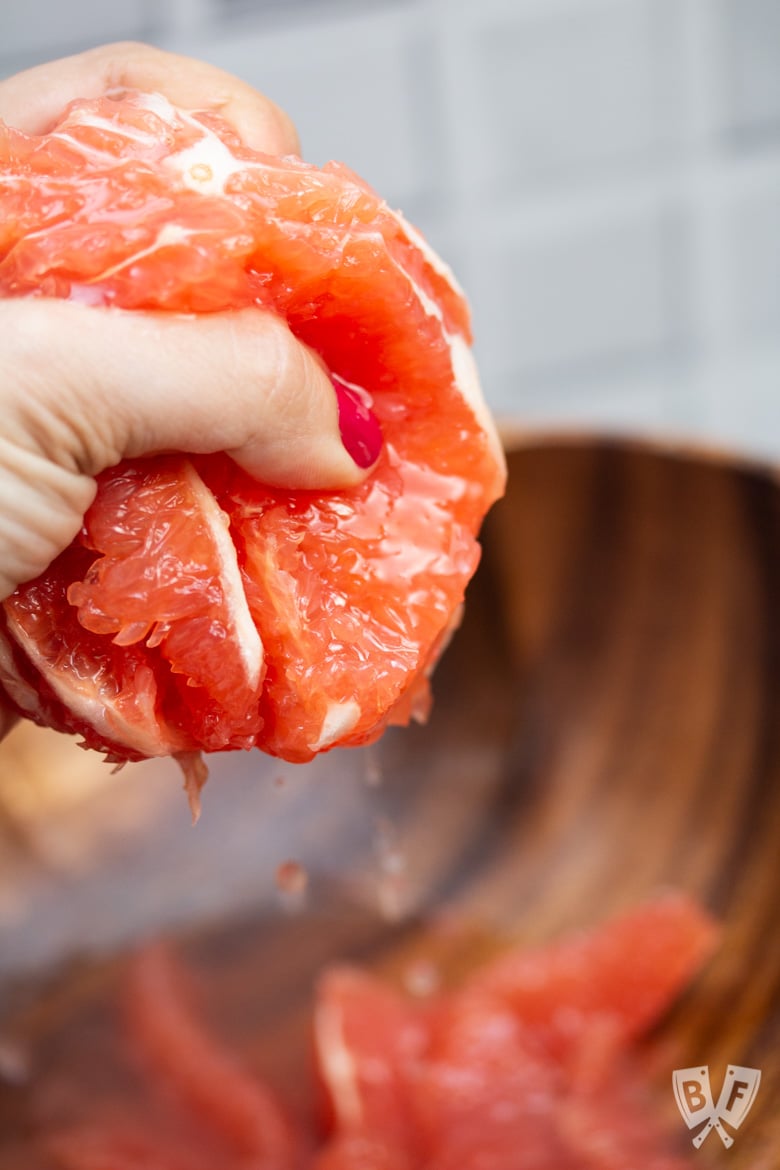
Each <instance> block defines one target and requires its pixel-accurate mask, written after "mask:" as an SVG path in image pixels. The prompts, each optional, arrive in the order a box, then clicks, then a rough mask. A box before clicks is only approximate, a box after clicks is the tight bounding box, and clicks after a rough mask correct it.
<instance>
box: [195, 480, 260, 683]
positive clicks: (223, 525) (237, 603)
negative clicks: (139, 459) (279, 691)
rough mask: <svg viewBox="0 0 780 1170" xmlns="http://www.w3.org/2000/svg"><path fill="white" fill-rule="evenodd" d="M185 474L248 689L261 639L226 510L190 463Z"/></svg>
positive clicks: (257, 678)
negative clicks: (212, 552)
mask: <svg viewBox="0 0 780 1170" xmlns="http://www.w3.org/2000/svg"><path fill="white" fill-rule="evenodd" d="M185 474H186V476H187V480H188V483H189V485H190V488H191V490H192V492H193V495H194V496H195V498H196V500H197V503H198V505H199V507H200V511H201V515H202V517H203V520H204V522H205V523H206V525H207V526H208V529H209V533H210V535H211V538H212V540H213V541H214V545H215V548H216V552H217V558H218V560H219V569H220V573H219V577H220V582H221V584H222V591H223V595H224V598H225V604H226V606H227V616H228V622H229V625H230V628H231V629H230V632H231V633H232V634H233V639H234V642H235V646H236V648H237V650H238V654H239V657H240V659H241V665H242V666H243V668H244V674H245V675H246V681H247V685H248V686H249V688H250V689H251V690H257V688H258V686H259V685H260V674H261V672H262V669H263V643H262V642H261V641H260V635H259V634H258V632H257V627H256V626H255V623H254V622H253V621H252V615H251V613H250V612H249V602H248V601H247V599H246V593H245V592H244V583H243V581H242V580H241V570H240V569H239V567H238V556H237V554H236V546H235V545H234V544H233V541H232V540H231V537H230V532H229V531H228V526H229V517H228V515H227V513H226V512H223V511H222V509H221V508H220V506H219V504H218V503H217V501H216V500H215V498H214V495H213V494H212V492H211V491H209V489H208V488H207V487H206V485H205V483H204V482H203V480H202V479H201V478H200V476H199V475H198V473H197V471H196V470H195V468H194V467H193V466H192V464H191V463H185Z"/></svg>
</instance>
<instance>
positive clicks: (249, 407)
mask: <svg viewBox="0 0 780 1170" xmlns="http://www.w3.org/2000/svg"><path fill="white" fill-rule="evenodd" d="M123 87H124V88H133V89H140V90H145V91H155V92H160V93H163V94H164V95H165V96H166V97H168V98H169V99H170V100H171V101H172V102H174V104H177V105H179V106H182V107H185V108H195V109H214V110H218V111H219V112H220V113H221V114H222V116H223V117H224V118H225V119H226V120H227V121H229V122H230V123H231V124H232V125H233V126H234V128H235V129H236V130H237V131H238V132H239V134H240V135H241V136H242V138H243V140H244V141H245V143H246V144H247V145H248V146H251V147H253V148H255V149H257V150H262V151H264V152H267V153H272V154H289V153H293V152H296V151H297V149H298V140H297V136H296V133H295V130H294V128H293V126H292V124H291V123H290V121H289V119H288V118H287V117H286V115H284V114H283V113H282V112H281V111H280V110H279V109H278V108H277V107H276V106H274V105H273V103H272V102H270V101H269V100H268V99H267V98H265V97H262V96H261V95H260V94H258V93H256V92H255V91H254V90H253V89H252V88H251V87H249V86H247V85H245V84H244V83H243V82H240V81H238V80H237V79H235V78H233V77H230V76H229V75H228V74H225V73H222V72H221V71H220V70H218V69H214V68H212V67H211V66H209V65H205V64H203V63H201V62H197V61H191V60H188V59H186V58H183V57H177V56H173V55H172V54H169V53H163V52H161V51H160V50H157V49H152V48H148V47H146V46H143V45H136V44H120V45H111V46H106V47H105V48H101V49H96V50H92V51H90V52H88V53H84V54H81V55H79V56H76V57H70V58H67V59H65V60H61V61H57V62H54V63H52V64H49V65H42V66H39V67H37V68H35V69H31V70H28V71H27V72H25V73H21V74H18V75H17V76H15V77H12V78H9V79H8V80H6V81H3V82H0V118H2V119H3V120H4V121H6V122H7V123H8V124H9V125H12V126H15V127H17V128H18V129H21V130H24V131H26V132H27V133H33V134H35V133H43V132H44V131H45V130H46V129H47V128H48V127H49V126H50V125H51V124H52V122H53V121H54V119H55V118H56V117H57V115H58V114H59V113H60V112H61V111H62V109H63V108H64V107H65V106H66V105H67V103H68V102H69V101H71V100H72V99H74V98H76V97H97V96H99V95H100V94H102V93H105V92H107V91H109V90H114V89H117V88H123ZM0 258H1V257H0ZM0 335H1V336H2V338H3V344H2V347H1V348H0V413H1V415H2V419H3V428H2V436H0V599H2V598H4V597H7V596H8V595H9V594H10V593H12V592H13V590H14V589H15V588H16V586H17V585H19V584H21V583H22V582H23V581H27V580H30V579H31V578H33V577H36V576H37V575H38V574H39V573H41V572H42V571H43V570H44V569H45V568H46V567H47V566H48V565H49V563H50V562H51V561H52V560H53V559H54V557H55V556H56V555H57V554H58V553H59V552H61V551H62V550H63V549H64V548H66V547H67V545H68V544H69V543H70V541H71V540H72V539H73V537H74V536H75V535H76V534H77V532H78V530H79V528H80V526H81V523H82V518H83V515H84V512H85V511H86V509H87V508H88V507H89V505H90V503H91V501H92V499H93V497H94V494H95V479H94V477H95V476H96V475H97V474H98V473H99V472H100V471H102V470H103V469H104V468H106V467H110V466H112V465H113V464H116V463H118V462H119V461H120V460H121V459H124V458H128V457H134V456H140V455H147V454H152V453H154V452H158V451H164V450H178V451H190V452H198V453H205V452H212V451H227V452H228V453H229V454H230V455H232V457H233V458H234V459H235V460H236V462H237V463H239V464H240V465H241V466H242V467H244V468H245V469H246V470H247V471H248V472H250V474H252V475H254V476H256V477H257V478H258V479H261V480H264V481H265V482H267V483H271V484H274V485H277V486H283V487H292V488H296V487H297V488H313V487H320V488H331V487H332V488H336V487H347V486H349V485H351V484H355V483H358V482H360V480H361V479H362V478H363V476H364V475H365V473H366V468H367V466H370V464H371V463H372V462H373V461H374V460H375V458H376V457H377V455H378V453H379V445H380V442H381V438H380V435H379V430H378V427H377V425H376V423H375V421H374V420H373V418H372V416H371V415H369V414H368V413H367V412H366V411H365V410H364V408H362V407H360V406H359V405H358V404H356V403H355V402H354V401H353V400H352V399H351V397H349V395H348V392H345V391H344V390H341V389H335V390H334V384H333V383H332V382H331V380H330V379H329V377H328V375H327V373H326V372H325V370H324V369H323V368H322V366H321V364H320V362H319V360H318V359H317V357H316V356H315V355H314V354H313V353H312V352H311V351H310V350H308V349H307V348H306V347H305V346H304V345H302V344H301V343H299V342H298V341H296V339H295V338H294V337H293V335H292V334H291V333H290V331H289V329H288V328H287V326H286V325H285V324H284V323H283V322H282V321H281V320H280V319H279V318H278V317H276V316H275V315H273V314H271V313H267V312H264V311H261V310H259V309H246V310H242V311H238V312H233V313H214V314H209V315H205V316H202V317H200V318H192V317H186V316H179V315H177V314H173V313H171V314H164V313H144V312H125V311H122V310H119V309H108V308H91V307H85V306H82V305H78V304H74V303H69V302H66V301H57V300H47V299H38V298H34V299H29V300H26V299H19V300H13V299H11V300H3V301H0ZM340 425H341V430H340ZM350 452H352V454H350ZM353 455H354V458H353Z"/></svg>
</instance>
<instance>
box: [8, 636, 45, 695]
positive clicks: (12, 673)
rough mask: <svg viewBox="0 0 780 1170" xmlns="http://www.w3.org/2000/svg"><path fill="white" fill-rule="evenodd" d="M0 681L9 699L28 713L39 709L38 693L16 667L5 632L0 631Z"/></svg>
mask: <svg viewBox="0 0 780 1170" xmlns="http://www.w3.org/2000/svg"><path fill="white" fill-rule="evenodd" d="M0 683H2V685H3V687H4V688H5V691H6V693H7V695H8V697H9V698H10V699H12V700H13V701H14V703H16V705H17V707H21V709H22V710H23V711H26V712H27V713H28V715H34V714H36V713H37V712H38V711H40V709H41V703H40V699H39V698H38V695H37V694H36V692H35V691H34V690H33V688H32V687H31V686H30V684H29V683H27V682H25V680H24V679H23V678H22V676H21V675H20V674H19V672H18V670H17V669H16V663H15V662H14V656H13V651H12V649H11V646H10V643H9V641H8V639H7V638H6V636H5V634H2V633H0Z"/></svg>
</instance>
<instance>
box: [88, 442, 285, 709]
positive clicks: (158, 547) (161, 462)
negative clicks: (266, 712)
mask: <svg viewBox="0 0 780 1170" xmlns="http://www.w3.org/2000/svg"><path fill="white" fill-rule="evenodd" d="M99 492H100V494H99V497H98V500H97V501H96V503H95V504H94V505H93V507H92V508H91V509H90V510H89V512H88V513H87V516H86V518H85V534H84V538H83V540H84V543H85V544H86V545H87V546H88V547H90V548H92V549H94V550H95V552H98V553H100V554H101V555H100V557H99V558H98V559H97V560H96V561H94V562H93V564H92V565H91V566H90V568H89V571H88V573H87V575H86V578H85V579H84V580H83V581H77V582H75V583H74V584H73V585H71V586H70V588H69V589H68V601H69V602H70V604H71V605H74V606H76V609H77V614H78V619H79V621H80V622H81V624H82V625H83V626H84V627H85V628H86V629H88V630H91V631H92V632H93V633H95V634H110V635H112V636H113V642H114V643H115V645H117V646H131V645H134V644H135V643H137V642H145V643H146V645H147V646H149V647H155V646H159V647H160V652H161V654H162V656H163V658H165V659H166V660H167V661H168V662H169V663H170V666H171V670H172V671H173V672H174V674H182V675H185V676H186V677H187V678H188V679H189V681H190V684H191V685H194V686H200V687H205V689H206V690H207V691H208V692H209V693H210V694H211V696H212V697H213V698H214V699H215V700H216V701H217V702H218V703H219V704H220V705H221V706H222V708H223V709H224V710H225V711H226V713H231V714H236V715H238V716H239V717H240V716H242V715H243V714H244V712H245V711H246V709H247V708H248V706H249V705H250V703H252V702H253V701H256V700H257V697H258V695H259V692H260V682H261V672H262V666H263V647H262V643H261V641H260V638H259V636H258V633H257V629H256V628H255V625H254V623H253V621H252V617H251V615H250V613H249V607H248V605H247V602H246V596H245V594H244V588H243V584H242V581H241V573H240V570H239V567H238V560H237V558H236V549H235V545H234V544H233V541H232V540H231V539H230V536H229V532H228V517H227V515H226V514H225V513H224V512H223V511H222V510H221V509H220V508H219V506H218V504H217V502H216V500H215V499H214V497H213V495H212V494H211V492H210V491H209V490H208V488H207V487H206V485H205V484H204V483H203V481H202V480H201V478H200V476H199V475H198V474H197V472H196V471H195V469H194V467H193V466H192V464H191V463H190V462H189V461H187V460H184V459H178V458H175V457H169V458H158V459H152V460H144V461H139V462H138V463H135V464H133V465H131V466H128V467H126V468H125V469H124V470H123V471H122V472H121V473H119V474H116V473H114V474H109V475H108V476H106V477H104V479H103V482H102V483H101V485H100V489H99Z"/></svg>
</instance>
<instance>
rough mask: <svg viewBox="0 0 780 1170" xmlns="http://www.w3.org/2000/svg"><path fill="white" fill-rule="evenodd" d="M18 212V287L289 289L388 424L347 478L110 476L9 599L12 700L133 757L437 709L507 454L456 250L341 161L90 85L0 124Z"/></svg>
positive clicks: (296, 320) (4, 170)
mask: <svg viewBox="0 0 780 1170" xmlns="http://www.w3.org/2000/svg"><path fill="white" fill-rule="evenodd" d="M0 225H2V226H0V296H4V297H22V296H23V297H42V296H43V297H60V298H65V299H69V300H72V301H76V302H80V303H82V304H85V305H88V306H95V307H99V308H101V309H102V310H103V311H112V310H118V309H122V310H135V311H140V310H152V311H168V312H176V313H188V314H191V313H208V312H215V311H225V310H230V309H238V308H242V309H243V308H246V307H248V306H257V307H258V308H261V309H263V310H266V311H268V310H270V311H272V312H274V313H276V314H278V315H280V316H281V317H282V318H283V319H284V320H285V321H286V322H287V324H288V326H289V327H290V329H291V330H292V332H293V333H294V335H295V336H296V337H297V338H298V339H299V340H301V341H302V342H304V343H305V344H307V345H309V346H311V347H313V349H314V350H316V352H317V353H318V354H319V355H320V357H321V358H322V360H323V361H324V362H325V364H326V366H327V367H328V369H329V371H330V372H331V375H332V376H333V377H334V378H335V379H338V380H341V382H342V383H344V384H346V386H347V387H348V388H349V389H350V392H351V393H352V394H353V395H355V396H357V398H358V399H359V401H360V402H361V403H362V404H364V405H367V406H370V408H371V409H372V411H373V413H374V415H375V416H376V418H377V420H378V422H379V425H380V427H381V430H382V436H383V448H382V452H381V455H380V457H379V460H378V462H377V464H376V466H375V467H374V469H373V470H372V471H371V473H370V474H369V477H368V479H367V480H366V481H365V482H364V483H362V484H361V485H360V486H358V487H354V488H351V489H348V490H345V491H340V492H317V491H297V492H296V491H289V490H280V489H274V488H270V487H268V486H266V485H263V484H260V483H258V482H256V481H255V480H253V479H252V478H250V477H249V476H248V475H247V474H246V473H244V472H243V471H242V470H241V469H239V467H238V466H237V465H236V464H234V463H233V462H232V461H231V460H230V459H229V458H228V457H227V456H219V455H215V456H197V457H193V458H191V459H188V458H184V457H181V456H168V455H166V456H158V457H154V458H150V459H144V460H135V461H132V462H127V461H126V462H124V463H122V464H120V465H119V466H117V467H114V468H111V469H109V470H108V471H106V472H104V473H103V474H102V475H101V476H100V478H99V482H98V492H97V496H96V498H95V501H94V503H93V504H92V506H91V508H90V509H89V511H88V513H87V515H86V517H85V522H84V527H83V529H82V531H81V533H80V534H79V536H78V537H77V539H76V540H75V541H74V542H73V544H72V546H71V547H70V548H69V549H68V550H66V552H64V553H63V554H62V555H61V556H60V557H59V558H58V559H57V560H56V561H55V562H54V564H53V565H52V566H51V567H50V568H49V569H48V570H47V572H46V573H44V574H43V575H42V577H40V578H38V579H37V580H36V581H33V582H30V583H28V584H25V585H23V586H21V587H20V588H19V589H17V591H16V592H15V593H14V595H13V596H12V597H11V598H9V599H8V601H6V602H5V603H4V606H3V612H4V631H3V633H4V641H3V651H2V656H0V658H1V661H0V683H2V685H3V687H4V690H5V692H6V695H7V698H8V701H9V703H10V704H11V705H12V706H14V707H15V708H16V709H17V710H18V711H19V712H20V713H22V714H25V715H27V716H29V717H30V718H33V719H35V720H36V721H37V722H39V723H43V724H46V725H50V726H53V727H55V728H59V729H61V730H65V731H71V732H74V731H75V732H78V733H80V734H81V736H82V738H83V741H84V743H85V744H86V745H87V746H90V747H94V748H98V749H100V750H102V751H103V752H105V753H106V754H107V756H108V758H109V759H112V760H115V761H123V760H125V759H138V758H143V757H145V756H151V755H168V754H178V755H182V754H184V756H185V758H188V757H187V753H190V754H191V753H193V752H197V751H216V750H222V749H234V748H251V747H254V746H257V747H259V748H261V749H263V750H265V751H268V752H271V753H272V754H275V755H278V756H281V757H283V758H285V759H288V760H291V761H295V762H303V761H306V760H308V759H311V758H312V757H313V756H314V755H316V754H317V753H318V752H320V751H324V750H327V749H329V748H331V747H334V746H337V745H357V744H362V743H366V742H368V741H370V740H372V739H374V738H376V737H377V736H378V735H379V734H380V733H381V731H382V730H383V728H384V727H385V726H386V725H387V724H388V723H389V722H406V721H408V720H409V718H412V717H418V718H419V717H423V716H424V714H425V712H426V710H427V703H428V698H427V695H428V676H429V674H430V672H431V669H432V667H433V665H434V663H435V660H436V658H437V656H438V654H439V653H440V651H441V648H442V646H443V645H444V643H445V642H446V639H447V637H448V635H449V633H450V631H451V629H452V628H453V625H454V624H455V621H456V615H457V614H458V612H459V607H460V606H461V603H462V600H463V594H464V589H465V586H466V584H467V582H468V580H469V579H470V577H471V575H472V574H473V572H474V570H475V568H476V565H477V562H478V559H479V548H478V545H477V542H476V533H477V531H478V528H479V525H480V523H481V520H482V518H483V516H484V514H485V512H486V510H487V509H488V507H489V506H490V504H491V503H492V502H493V501H494V500H495V499H496V498H497V497H498V496H499V495H500V494H501V491H502V489H503V483H504V474H505V469H504V461H503V456H502V452H501V449H500V446H499V443H498V440H497V437H496V433H495V430H494V428H493V425H492V422H491V420H490V417H489V415H488V412H487V410H486V408H485V405H484V402H483V400H482V396H481V392H480V388H479V381H478V377H477V373H476V369H475V366H474V362H473V360H472V357H471V352H470V348H469V344H470V340H471V337H470V330H469V317H468V309H467V306H466V302H465V300H464V297H463V294H462V292H461V290H460V288H459V286H458V285H457V283H456V281H455V280H454V278H453V276H452V274H451V272H450V271H449V269H448V268H447V267H446V265H444V264H443V263H442V262H441V261H440V260H439V259H438V257H437V256H436V255H435V254H434V253H433V252H432V251H431V249H430V248H429V247H428V246H427V245H426V244H425V242H424V241H423V240H422V238H421V237H420V235H419V234H418V233H417V232H416V231H415V229H413V228H412V227H411V226H410V225H409V224H408V223H407V222H406V221H405V220H404V218H403V217H402V216H401V215H400V213H398V212H395V211H392V210H391V209H390V208H389V207H388V206H387V205H386V204H385V203H384V202H383V201H382V200H381V198H380V197H379V196H378V195H376V193H375V192H374V191H372V190H371V188H370V187H368V186H367V185H366V184H365V183H364V182H363V181H362V180H360V179H359V178H358V177H357V176H355V175H354V174H352V173H351V172H350V171H349V170H347V169H346V168H345V167H343V166H342V165H340V164H338V163H329V164H328V165H327V166H325V167H323V168H317V167H314V166H310V165H308V164H306V163H304V162H302V161H301V160H300V159H298V158H296V157H285V158H277V157H272V156H267V155H262V154H258V153H257V152H255V151H252V150H249V149H248V148H247V147H245V146H244V145H243V144H242V143H241V141H240V140H239V139H238V137H237V136H236V134H235V133H234V132H233V131H232V130H231V128H230V127H229V126H228V125H227V124H226V123H224V122H223V121H221V120H220V119H219V118H218V117H217V116H216V115H214V114H212V113H204V112H200V113H198V112H191V111H185V110H180V109H176V108H174V107H173V106H172V105H171V104H170V103H169V102H168V101H167V100H166V99H164V98H162V97H160V96H159V95H155V94H139V93H132V92H130V93H122V94H116V95H112V96H110V97H104V98H100V99H96V100H89V101H87V100H84V101H77V102H74V103H72V104H71V105H70V106H69V107H68V109H67V110H65V112H64V113H63V115H62V117H61V119H60V120H59V122H58V123H57V125H55V126H54V127H53V128H52V130H51V131H50V132H49V133H47V134H45V135H43V136H40V137H37V136H29V135H26V134H23V133H21V132H19V131H16V130H14V129H12V128H10V127H7V126H4V125H2V123H0ZM31 696H32V697H31Z"/></svg>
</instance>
